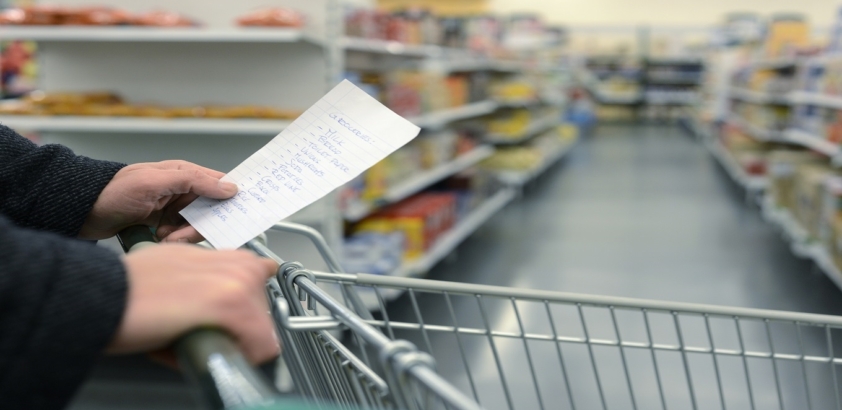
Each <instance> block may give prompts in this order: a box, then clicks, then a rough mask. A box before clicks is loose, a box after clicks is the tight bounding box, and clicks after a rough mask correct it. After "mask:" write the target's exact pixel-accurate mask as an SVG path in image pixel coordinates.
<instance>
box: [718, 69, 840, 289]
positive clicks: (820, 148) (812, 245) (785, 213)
mask: <svg viewBox="0 0 842 410" xmlns="http://www.w3.org/2000/svg"><path fill="white" fill-rule="evenodd" d="M819 59H821V57H819ZM812 61H814V59H811V60H809V61H808V62H807V63H806V64H808V65H809V64H811V63H812ZM816 61H817V60H816ZM804 64H805V62H804V60H801V61H799V60H798V59H796V58H791V57H787V58H776V59H765V60H757V61H753V62H750V63H749V64H748V68H749V70H755V71H756V70H766V71H774V72H776V73H778V75H781V76H787V77H789V76H792V75H798V74H799V73H800V71H801V70H802V68H804V67H803V65H804ZM802 74H803V73H802ZM726 92H727V97H728V98H730V99H732V100H735V101H741V102H745V103H749V104H761V105H776V106H786V107H791V108H792V109H793V110H796V109H799V108H801V107H800V106H804V105H809V106H818V107H824V108H832V109H842V97H839V96H833V95H827V94H822V93H819V92H806V91H792V92H788V93H781V94H772V93H765V92H758V91H753V90H748V89H745V88H740V87H732V88H730V89H728V90H727V91H726ZM729 121H730V122H731V123H733V124H735V125H737V126H738V127H740V128H742V129H743V131H745V132H746V133H747V134H749V135H750V136H751V137H753V138H755V139H757V140H759V141H764V142H777V143H786V144H790V145H796V146H800V147H805V148H808V149H810V150H812V151H814V152H817V153H820V154H823V155H825V156H827V157H828V158H829V160H830V163H831V164H833V165H835V166H840V165H842V147H840V144H838V143H835V142H831V141H828V140H827V139H826V138H825V136H823V135H818V134H814V133H812V132H808V131H806V130H804V129H801V128H799V125H798V124H796V123H791V124H789V127H788V128H786V129H785V130H784V131H774V130H767V129H761V128H759V127H756V126H753V125H752V124H749V123H748V122H747V121H745V120H744V119H742V118H741V117H739V116H738V115H736V114H735V113H733V112H732V113H731V115H730V117H729ZM790 122H793V121H792V119H790ZM707 140H708V148H709V149H710V150H711V152H712V154H713V155H714V157H716V158H717V159H718V160H719V161H720V162H721V163H722V165H723V167H724V168H725V169H726V171H727V172H728V174H729V175H730V176H731V178H732V179H734V180H735V181H737V183H739V184H740V185H742V186H745V187H746V189H747V190H748V191H750V192H754V193H758V194H759V193H761V192H762V191H764V190H765V188H766V187H767V186H768V184H769V181H768V179H767V178H766V177H750V176H748V175H746V173H745V172H744V171H743V170H742V168H741V167H739V165H738V164H737V163H736V162H735V161H734V159H733V158H730V156H729V155H728V153H727V151H725V149H724V147H722V145H721V143H719V142H718V141H716V139H715V137H713V136H709V138H707ZM754 198H755V199H757V204H758V205H759V207H760V210H761V213H762V216H763V218H764V220H766V221H767V222H768V223H770V224H772V225H773V226H775V227H777V228H778V229H780V231H781V233H782V236H783V238H784V240H785V241H786V242H787V243H788V245H789V247H790V250H791V252H792V253H793V254H794V255H796V256H797V257H800V258H805V259H810V260H812V261H813V262H814V263H815V264H816V266H817V267H818V268H819V269H820V270H822V271H823V272H824V273H825V274H826V275H827V276H828V278H830V279H831V280H832V281H833V282H834V283H835V284H836V285H837V286H838V287H839V288H842V271H840V269H839V268H837V267H836V265H835V264H834V263H833V260H832V258H831V256H830V253H829V252H828V250H827V249H826V248H825V246H824V245H823V244H822V243H821V242H820V241H819V240H817V238H815V237H813V236H812V235H811V234H810V233H809V231H808V230H807V229H805V228H804V226H802V225H801V223H800V222H799V221H798V219H797V218H796V217H795V216H794V215H792V214H791V213H790V211H789V210H787V209H786V208H782V207H779V206H777V204H775V203H774V200H773V199H772V197H771V195H770V194H769V193H764V194H762V195H755V196H754Z"/></svg>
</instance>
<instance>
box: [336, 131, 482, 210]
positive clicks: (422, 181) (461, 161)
mask: <svg viewBox="0 0 842 410" xmlns="http://www.w3.org/2000/svg"><path fill="white" fill-rule="evenodd" d="M493 153H494V148H493V147H491V146H488V145H480V146H478V147H476V148H474V149H473V150H471V151H470V152H467V153H465V154H462V155H460V156H458V157H457V158H455V159H454V160H452V161H450V162H447V163H444V164H441V165H439V166H437V167H435V168H432V169H429V170H427V171H424V172H421V173H418V174H416V175H415V176H413V177H412V178H410V179H408V180H406V181H404V182H403V183H400V184H398V185H397V186H394V187H392V188H390V189H389V190H388V191H386V193H385V194H384V195H383V197H382V198H379V199H377V200H375V201H372V202H371V203H357V204H354V205H352V206H350V207H349V209H346V210H345V213H344V216H345V219H346V220H348V221H351V222H355V221H359V220H360V219H362V218H364V217H366V216H367V215H369V214H370V213H372V212H374V211H375V210H376V209H377V208H380V207H382V206H385V205H388V204H392V203H395V202H398V201H400V200H402V199H405V198H408V197H409V196H411V195H412V194H415V193H418V192H420V191H421V190H423V189H425V188H427V187H429V186H431V185H433V184H435V183H436V182H439V181H441V180H443V179H445V178H447V177H449V176H452V175H455V174H458V173H459V172H462V171H464V170H466V169H468V168H470V167H472V166H473V165H475V164H477V163H478V162H480V161H482V160H483V159H485V158H488V157H489V156H491V155H492V154H493Z"/></svg>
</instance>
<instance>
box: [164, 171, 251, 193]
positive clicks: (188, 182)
mask: <svg viewBox="0 0 842 410" xmlns="http://www.w3.org/2000/svg"><path fill="white" fill-rule="evenodd" d="M157 179H158V180H156V181H150V182H151V183H154V184H156V185H158V186H160V187H162V188H164V189H166V190H168V191H169V192H170V193H171V194H172V195H179V194H196V195H200V196H206V197H208V198H213V199H228V198H231V197H232V196H234V195H235V194H236V193H237V191H238V188H237V185H235V184H233V183H231V182H227V181H222V180H220V179H219V178H215V177H212V176H210V175H208V174H205V173H204V172H202V171H199V170H195V169H191V170H163V171H161V172H160V173H159V175H158V176H157Z"/></svg>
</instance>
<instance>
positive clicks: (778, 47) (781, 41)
mask: <svg viewBox="0 0 842 410" xmlns="http://www.w3.org/2000/svg"><path fill="white" fill-rule="evenodd" d="M809 44H810V27H809V26H808V25H807V23H805V22H803V21H795V20H783V21H776V22H773V23H772V24H771V25H770V26H769V35H768V36H767V37H766V55H767V56H768V57H779V56H781V55H783V54H784V52H785V51H786V50H787V49H791V48H794V47H803V46H807V45H809Z"/></svg>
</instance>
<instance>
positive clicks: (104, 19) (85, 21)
mask: <svg viewBox="0 0 842 410" xmlns="http://www.w3.org/2000/svg"><path fill="white" fill-rule="evenodd" d="M131 22H132V15H131V14H130V13H129V12H127V11H124V10H118V9H112V8H108V7H90V8H83V9H77V10H73V11H69V12H67V15H66V16H65V17H64V21H62V22H61V24H67V25H80V26H118V25H124V24H131Z"/></svg>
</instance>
